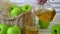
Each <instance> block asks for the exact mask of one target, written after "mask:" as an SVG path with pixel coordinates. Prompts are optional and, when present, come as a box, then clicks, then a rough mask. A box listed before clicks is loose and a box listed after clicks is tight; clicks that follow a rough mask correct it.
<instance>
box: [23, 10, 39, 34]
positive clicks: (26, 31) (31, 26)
mask: <svg viewBox="0 0 60 34" xmlns="http://www.w3.org/2000/svg"><path fill="white" fill-rule="evenodd" d="M22 17H23V19H22V23H23V34H38V32H39V30H38V25H37V22H35V20H36V19H35V18H36V17H35V15H34V10H31V11H28V12H26V13H24V14H23V16H22Z"/></svg>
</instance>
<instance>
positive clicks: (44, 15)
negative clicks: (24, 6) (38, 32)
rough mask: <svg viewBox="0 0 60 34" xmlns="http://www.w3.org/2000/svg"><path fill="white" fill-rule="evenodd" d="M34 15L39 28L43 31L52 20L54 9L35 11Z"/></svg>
mask: <svg viewBox="0 0 60 34" xmlns="http://www.w3.org/2000/svg"><path fill="white" fill-rule="evenodd" d="M35 14H36V15H37V16H38V18H39V21H38V22H39V25H40V28H42V29H45V28H48V26H49V24H50V22H51V21H52V20H53V18H54V16H55V14H56V11H55V10H54V9H47V10H43V9H41V10H37V11H36V12H35Z"/></svg>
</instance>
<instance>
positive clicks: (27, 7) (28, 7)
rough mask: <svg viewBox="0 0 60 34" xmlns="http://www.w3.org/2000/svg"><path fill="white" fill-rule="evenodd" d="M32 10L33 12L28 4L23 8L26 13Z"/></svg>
mask: <svg viewBox="0 0 60 34" xmlns="http://www.w3.org/2000/svg"><path fill="white" fill-rule="evenodd" d="M30 10H32V6H31V5H28V4H26V5H23V6H22V11H24V12H26V11H30Z"/></svg>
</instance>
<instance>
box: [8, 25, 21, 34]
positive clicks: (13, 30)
mask: <svg viewBox="0 0 60 34" xmlns="http://www.w3.org/2000/svg"><path fill="white" fill-rule="evenodd" d="M7 34H21V28H19V26H17V25H14V26H11V27H9V28H8V30H7Z"/></svg>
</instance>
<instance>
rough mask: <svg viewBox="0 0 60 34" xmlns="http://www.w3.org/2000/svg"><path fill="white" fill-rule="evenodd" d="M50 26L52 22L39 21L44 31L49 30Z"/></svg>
mask: <svg viewBox="0 0 60 34" xmlns="http://www.w3.org/2000/svg"><path fill="white" fill-rule="evenodd" d="M49 24H50V21H48V22H44V21H42V20H40V19H39V25H40V27H41V28H42V29H46V28H48V26H49Z"/></svg>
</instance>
